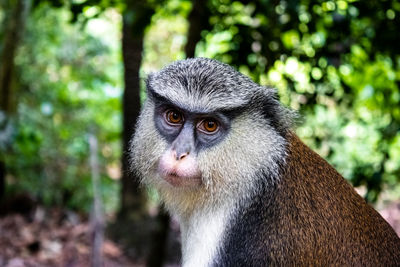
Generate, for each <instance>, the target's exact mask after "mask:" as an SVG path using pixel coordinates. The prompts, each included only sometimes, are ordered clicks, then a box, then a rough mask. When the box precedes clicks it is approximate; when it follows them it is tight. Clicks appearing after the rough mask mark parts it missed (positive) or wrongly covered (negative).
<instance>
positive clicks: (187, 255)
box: [181, 206, 233, 267]
mask: <svg viewBox="0 0 400 267" xmlns="http://www.w3.org/2000/svg"><path fill="white" fill-rule="evenodd" d="M232 214H233V207H232V206H231V207H226V206H224V207H219V208H218V209H216V210H213V211H212V210H204V211H200V212H197V213H196V214H194V215H193V216H191V217H190V218H189V219H187V220H182V221H181V227H182V229H181V230H182V254H183V259H182V264H183V266H184V267H203V266H204V267H205V266H211V264H212V263H213V259H215V258H216V257H217V254H218V249H219V248H220V246H221V245H222V241H223V239H224V237H223V236H224V230H225V229H226V228H227V223H228V222H229V219H230V217H231V216H232Z"/></svg>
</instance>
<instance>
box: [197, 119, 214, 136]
mask: <svg viewBox="0 0 400 267" xmlns="http://www.w3.org/2000/svg"><path fill="white" fill-rule="evenodd" d="M197 128H198V129H199V130H200V131H202V132H204V133H206V134H213V133H215V132H216V131H218V128H219V125H218V122H217V121H215V120H213V119H204V120H202V121H201V122H200V123H199V125H198V126H197Z"/></svg>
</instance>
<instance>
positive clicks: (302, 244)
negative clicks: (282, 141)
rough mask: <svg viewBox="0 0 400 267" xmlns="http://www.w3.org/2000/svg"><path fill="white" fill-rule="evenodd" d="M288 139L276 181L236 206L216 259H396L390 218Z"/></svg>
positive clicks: (398, 247) (349, 262)
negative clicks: (383, 216)
mask: <svg viewBox="0 0 400 267" xmlns="http://www.w3.org/2000/svg"><path fill="white" fill-rule="evenodd" d="M288 141H289V147H288V157H287V160H286V163H285V166H282V170H283V171H282V176H281V180H280V182H279V183H278V184H277V185H276V186H274V187H271V186H268V185H260V186H263V187H264V189H263V190H262V192H263V193H262V194H259V195H257V196H256V197H255V198H254V199H253V201H252V203H251V204H250V205H249V206H247V207H242V208H240V207H239V209H238V211H237V214H236V215H235V218H234V222H233V224H232V226H231V227H230V228H229V229H228V230H227V232H226V233H225V234H226V238H225V242H224V244H223V245H222V247H221V249H220V255H219V257H218V258H217V260H216V261H215V265H217V266H265V265H279V266H288V265H297V266H298V265H300V266H305V265H319V266H327V265H329V266H331V265H338V266H343V265H344V266H400V239H399V237H398V236H397V235H396V233H395V232H394V231H393V229H392V228H391V227H390V226H389V224H388V223H387V222H386V221H385V220H384V219H383V218H382V217H381V216H380V215H379V214H378V213H377V212H376V211H375V210H374V209H373V208H372V207H370V206H369V205H368V204H367V203H366V202H365V201H364V200H363V199H362V198H361V197H360V196H359V195H358V194H357V193H356V192H355V190H354V189H353V188H352V186H351V185H350V184H348V183H347V181H345V180H344V178H343V177H342V176H341V175H340V174H339V173H338V172H337V171H336V170H335V169H334V168H333V167H331V166H330V165H329V164H328V163H327V162H326V161H325V160H324V159H322V158H321V157H320V156H319V155H317V154H316V153H315V152H313V151H312V150H311V149H309V148H308V147H307V146H306V145H304V144H303V143H302V142H301V141H300V140H299V139H298V137H297V136H295V135H294V134H288ZM266 179H268V177H266Z"/></svg>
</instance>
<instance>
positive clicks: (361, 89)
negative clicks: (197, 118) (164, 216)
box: [0, 0, 400, 210]
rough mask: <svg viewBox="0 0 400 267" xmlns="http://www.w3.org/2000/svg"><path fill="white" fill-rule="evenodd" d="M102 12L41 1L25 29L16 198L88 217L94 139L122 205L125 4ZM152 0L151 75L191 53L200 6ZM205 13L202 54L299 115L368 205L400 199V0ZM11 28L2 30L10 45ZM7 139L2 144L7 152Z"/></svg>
mask: <svg viewBox="0 0 400 267" xmlns="http://www.w3.org/2000/svg"><path fill="white" fill-rule="evenodd" d="M100 2H101V1H100ZM100 2H99V1H94V2H93V3H95V4H96V5H95V4H93V7H90V2H89V1H72V3H75V4H76V5H77V7H76V8H75V9H74V10H75V11H76V12H74V10H72V11H73V12H71V10H70V9H68V7H63V8H54V7H50V6H48V5H46V4H41V5H36V8H35V9H34V11H33V12H32V13H31V16H30V17H29V19H28V25H27V30H26V34H25V36H24V40H23V45H22V46H21V47H20V49H19V50H18V55H17V57H16V59H15V63H16V65H17V73H16V77H17V79H16V87H18V88H19V89H18V108H17V112H16V114H15V117H14V120H13V129H14V130H13V131H12V138H11V139H10V140H11V141H10V140H8V142H9V143H11V146H12V147H11V149H10V148H8V149H7V154H6V164H7V167H8V171H9V173H10V175H9V177H8V178H7V179H8V180H9V182H10V183H11V186H10V187H9V188H8V190H9V192H13V191H18V190H28V191H30V192H32V193H33V194H35V195H36V196H38V197H39V198H41V199H42V200H43V201H44V202H45V203H48V204H60V205H61V204H62V205H67V206H69V207H71V208H76V209H86V210H87V209H88V208H89V207H90V205H91V194H92V192H91V190H92V189H91V185H90V168H89V164H88V158H89V148H88V140H87V135H88V133H89V132H94V133H95V135H96V136H97V138H98V139H99V144H100V152H101V153H100V155H99V156H100V162H101V164H100V165H101V168H102V169H101V174H102V192H103V195H104V197H105V205H106V208H107V209H108V210H115V208H116V205H117V203H118V199H117V198H118V193H119V182H118V180H116V179H117V178H118V177H119V176H120V174H119V173H118V171H119V169H120V163H119V160H120V154H121V151H120V150H121V149H120V147H121V145H120V131H121V128H120V127H121V126H120V125H121V106H120V105H121V104H120V97H121V93H122V89H121V88H122V87H123V85H122V77H121V76H122V73H123V70H122V63H121V58H122V57H121V51H120V44H119V43H120V34H121V33H120V31H121V25H120V24H121V16H120V14H119V12H120V11H121V10H122V9H123V6H124V5H123V2H120V1H116V2H115V3H116V4H115V3H114V2H113V3H114V4H115V5H117V7H116V8H114V9H107V7H108V6H110V5H112V3H111V2H108V1H103V2H101V3H102V4H101V3H100ZM150 2H152V3H153V4H154V6H156V7H157V8H156V13H155V14H154V15H153V16H152V20H151V25H150V26H149V27H148V28H147V30H146V34H145V43H144V51H143V63H142V70H141V78H142V79H144V78H145V77H146V75H147V74H148V73H149V72H152V71H155V70H158V69H160V68H161V67H163V66H164V65H166V64H168V63H170V62H172V61H174V60H177V59H183V58H184V57H185V55H184V52H183V51H184V49H183V48H184V45H185V43H186V41H187V31H188V27H189V23H188V20H187V17H188V14H189V12H190V9H191V1H189V0H168V1H163V2H162V5H161V2H159V1H150ZM158 2H159V3H158ZM60 3H61V2H60ZM207 8H208V10H209V15H210V17H209V20H208V21H209V24H208V25H203V26H204V30H203V32H202V40H201V41H200V43H198V45H197V49H196V55H197V56H204V57H212V58H216V59H219V60H221V61H224V62H226V63H228V64H231V65H233V66H235V67H236V68H237V69H238V70H240V71H241V72H243V73H244V74H246V75H249V76H250V77H252V78H253V79H254V80H255V81H256V82H259V83H261V84H263V85H267V86H273V87H276V88H277V90H278V92H279V95H280V97H281V100H282V102H283V103H285V104H286V105H288V106H290V107H291V108H293V109H295V110H298V111H299V113H300V115H301V118H302V119H301V122H300V123H299V127H298V128H297V133H298V134H299V135H300V136H301V137H302V139H303V140H305V141H306V143H307V144H309V145H310V146H311V147H313V148H314V149H315V150H317V151H318V153H319V154H321V155H322V156H323V157H324V158H326V159H328V161H329V162H330V163H332V164H333V165H334V166H335V167H336V168H337V169H338V170H339V172H341V173H342V174H343V175H344V176H345V177H346V178H347V179H349V180H350V181H351V182H352V183H353V184H354V185H355V186H363V187H365V188H366V189H367V190H366V193H365V197H366V198H367V199H368V200H369V201H375V200H376V199H377V197H378V195H379V193H380V192H381V191H382V190H387V192H389V193H390V194H392V197H397V198H398V197H399V195H400V186H399V181H400V160H399V159H400V104H399V102H400V90H399V87H400V46H399V45H398V44H399V43H400V34H398V29H399V28H400V4H399V3H398V1H394V0H386V1H351V0H341V1H317V0H295V1H292V0H290V1H289V0H288V1H269V0H252V1H251V0H246V1H245V0H243V1H232V0H209V1H208V4H207ZM3 12H4V11H3ZM79 14H80V16H81V17H79ZM3 15H4V13H2V12H1V11H0V19H2V18H3V17H4V16H3ZM82 16H83V17H82ZM80 18H83V19H80ZM71 21H76V23H71ZM2 30H3V29H2V28H1V25H0V40H1V38H2ZM0 49H1V46H0ZM143 84H144V83H143ZM143 97H144V96H143ZM1 123H2V118H0V129H1V130H2V131H3V133H4V132H6V131H5V127H3V128H1V127H2V126H1ZM7 129H9V128H7ZM7 131H8V130H7ZM0 136H1V135H0ZM3 136H4V135H3ZM4 143H5V142H3V143H2V139H0V149H1V150H3V152H4V151H5V149H6V148H5V146H4V145H2V144H4Z"/></svg>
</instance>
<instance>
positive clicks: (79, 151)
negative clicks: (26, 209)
mask: <svg viewBox="0 0 400 267" xmlns="http://www.w3.org/2000/svg"><path fill="white" fill-rule="evenodd" d="M107 15H108V17H107ZM70 16H71V15H70V13H69V12H68V11H67V10H65V9H54V8H51V7H49V6H47V5H42V6H40V7H39V8H37V9H35V10H34V11H33V13H32V14H31V17H30V18H29V19H28V23H27V29H26V34H25V36H24V42H23V45H22V46H21V47H20V48H19V51H18V55H17V56H16V58H15V64H16V66H17V74H16V75H17V81H16V83H17V87H18V88H19V90H18V92H17V93H18V100H17V101H18V106H17V111H16V114H15V119H14V129H15V130H14V133H13V137H12V147H11V149H10V152H9V153H8V154H7V156H6V159H5V160H6V166H7V168H8V172H9V174H11V175H10V177H7V180H8V184H9V187H8V191H9V193H10V191H11V192H12V191H15V190H26V191H29V192H31V193H32V194H33V195H35V196H37V197H38V198H39V199H40V200H41V201H43V202H44V203H45V204H52V205H66V206H68V207H70V208H74V209H79V210H86V211H88V210H89V208H90V205H91V203H92V192H91V191H92V187H91V180H90V177H91V176H90V175H91V173H90V167H89V152H90V151H89V145H88V134H89V132H93V133H94V134H95V135H96V137H97V138H98V140H99V144H100V148H99V149H100V151H101V153H100V155H99V157H100V162H101V168H102V170H101V172H102V188H101V190H102V193H103V194H104V196H105V197H106V199H107V202H105V206H106V209H107V210H115V209H116V206H117V204H118V191H117V190H118V188H119V183H118V181H116V180H113V179H111V177H112V178H114V179H116V178H118V177H119V174H118V173H119V169H120V167H119V166H120V163H119V159H120V153H121V152H120V150H121V148H120V131H121V114H120V109H121V107H120V105H121V104H120V95H121V91H122V90H121V88H122V84H121V83H122V77H121V75H122V69H121V68H122V65H121V62H120V51H119V38H120V37H119V35H120V34H119V32H118V30H119V24H118V23H113V24H112V23H111V22H110V20H112V19H115V18H117V19H119V15H118V14H115V12H109V13H108V14H105V15H104V16H103V18H102V19H97V20H95V19H93V20H91V21H89V22H88V23H87V24H81V23H77V24H71V23H70V22H69V21H70V18H71V17H70ZM101 36H103V37H101Z"/></svg>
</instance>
